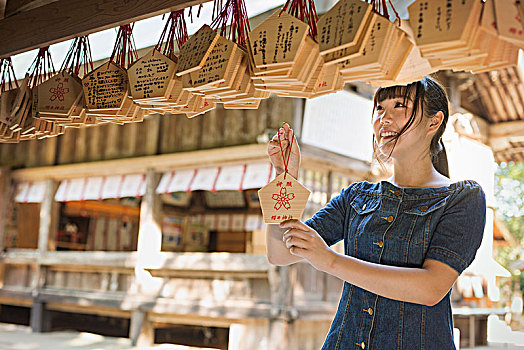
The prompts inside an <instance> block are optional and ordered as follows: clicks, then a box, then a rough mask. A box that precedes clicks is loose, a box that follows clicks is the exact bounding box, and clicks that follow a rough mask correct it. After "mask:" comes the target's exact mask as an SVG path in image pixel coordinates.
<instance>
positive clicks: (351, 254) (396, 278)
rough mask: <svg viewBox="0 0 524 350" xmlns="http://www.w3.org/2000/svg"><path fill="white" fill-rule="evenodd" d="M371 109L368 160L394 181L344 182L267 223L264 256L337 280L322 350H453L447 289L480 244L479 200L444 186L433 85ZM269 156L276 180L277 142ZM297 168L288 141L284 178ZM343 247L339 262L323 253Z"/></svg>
mask: <svg viewBox="0 0 524 350" xmlns="http://www.w3.org/2000/svg"><path fill="white" fill-rule="evenodd" d="M374 106H375V108H374V112H373V132H374V140H373V143H374V149H375V155H376V156H377V157H381V158H386V159H389V158H390V159H391V160H392V161H393V175H392V177H391V178H389V179H388V180H387V181H381V182H379V183H370V182H366V181H363V182H358V183H353V184H351V185H350V186H349V187H348V188H346V189H344V190H342V192H341V193H340V195H339V196H337V197H335V198H333V199H332V200H331V202H330V203H328V204H327V205H326V207H325V208H323V209H322V210H320V211H319V212H318V213H317V214H315V216H314V217H313V218H311V219H309V220H307V221H306V222H305V223H303V222H300V221H298V220H288V221H285V222H283V223H281V224H280V225H278V224H270V225H268V229H267V257H268V259H269V262H270V263H272V264H275V265H289V264H292V263H295V262H297V261H300V260H303V259H305V260H307V261H308V262H309V263H310V264H311V265H313V266H314V267H315V268H316V269H318V270H320V271H324V272H326V273H329V274H331V275H333V276H336V277H338V278H340V279H342V280H344V281H345V283H344V288H343V292H342V296H341V300H340V303H339V307H338V310H337V313H336V315H335V319H334V320H333V323H332V325H331V329H330V330H329V333H328V335H327V337H326V340H325V343H324V347H323V349H344V350H346V349H357V348H359V349H388V350H389V349H409V350H412V349H439V350H440V349H454V348H455V346H454V343H453V320H452V313H451V305H450V290H451V287H452V286H453V283H454V282H455V280H456V279H457V277H458V276H459V274H460V273H462V271H463V270H464V269H465V268H466V267H467V266H468V265H469V264H470V263H471V261H472V260H473V258H474V257H475V254H476V251H477V249H478V247H479V246H480V243H481V240H482V235H483V231H484V224H485V211H486V202H485V196H484V192H483V191H482V189H481V187H480V186H479V185H478V184H477V183H476V182H474V181H469V180H468V181H459V182H454V183H452V182H451V181H450V179H449V174H448V169H447V158H446V151H445V149H444V146H443V143H442V141H441V136H442V134H443V132H444V129H445V127H446V122H447V119H448V99H447V95H446V92H445V90H444V88H443V87H442V86H441V85H440V84H439V83H437V82H436V81H435V80H433V79H432V78H430V77H425V78H424V79H423V80H421V81H418V82H414V83H412V84H409V85H408V86H395V87H388V88H380V89H378V90H377V92H376V94H375V98H374ZM341 132H344V131H341ZM279 134H280V137H281V140H282V139H284V141H283V142H282V148H283V150H284V154H287V148H288V147H289V143H290V142H289V140H293V138H292V130H291V128H290V127H289V125H287V124H284V126H283V127H282V128H280V130H279ZM268 154H269V157H270V160H271V162H272V163H273V165H274V166H275V169H276V170H277V174H279V173H281V172H283V171H284V166H283V162H282V155H281V152H280V147H279V143H278V136H277V135H276V136H275V137H273V139H272V140H271V141H270V142H269V144H268ZM472 156H473V155H472ZM299 167H300V150H299V147H298V144H297V143H296V141H293V145H292V147H291V155H290V158H289V164H288V171H289V173H290V174H291V175H293V176H294V177H295V178H296V177H297V175H298V171H299ZM341 240H344V247H345V253H344V254H339V253H336V252H335V251H333V250H332V249H330V246H331V245H333V244H335V243H337V242H338V241H341Z"/></svg>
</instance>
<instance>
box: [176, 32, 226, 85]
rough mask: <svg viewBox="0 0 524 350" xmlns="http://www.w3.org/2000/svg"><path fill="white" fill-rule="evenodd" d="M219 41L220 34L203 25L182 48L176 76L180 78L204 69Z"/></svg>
mask: <svg viewBox="0 0 524 350" xmlns="http://www.w3.org/2000/svg"><path fill="white" fill-rule="evenodd" d="M217 40H218V33H217V32H215V31H214V30H213V29H211V27H210V26H208V25H207V24H205V25H203V26H202V27H201V28H200V29H199V30H198V31H197V32H196V33H195V34H193V35H191V36H190V37H189V39H188V40H187V41H186V42H185V43H184V45H182V47H181V48H180V56H179V60H178V66H177V70H176V74H177V75H179V76H180V75H183V74H187V73H189V72H192V71H195V70H197V69H199V68H202V66H203V65H204V62H205V61H206V59H207V57H208V56H209V54H210V53H211V50H212V49H213V47H214V46H215V43H216V42H217Z"/></svg>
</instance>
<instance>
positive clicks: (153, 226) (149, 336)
mask: <svg viewBox="0 0 524 350" xmlns="http://www.w3.org/2000/svg"><path fill="white" fill-rule="evenodd" d="M159 180H160V174H157V173H156V172H155V171H154V170H153V169H148V170H147V172H146V191H145V194H144V197H143V198H142V204H141V206H140V225H139V229H138V244H137V261H136V266H135V280H134V284H135V285H134V287H133V288H132V289H133V290H134V291H136V292H137V293H140V294H149V295H151V294H153V295H154V294H156V293H158V290H156V289H157V288H156V285H157V284H158V287H160V284H159V283H157V282H158V281H159V280H158V279H155V278H154V277H152V276H151V275H150V274H149V272H148V271H146V270H145V268H146V267H147V265H149V264H151V263H152V262H154V261H155V260H157V259H158V255H159V254H160V250H161V248H162V219H161V218H162V202H161V200H160V196H159V195H158V194H157V193H156V187H157V186H158V182H159ZM129 337H130V338H131V341H132V342H133V345H140V346H142V345H151V344H153V342H154V328H153V324H152V322H151V321H149V320H148V317H147V314H146V313H145V312H144V311H142V310H133V313H132V315H131V327H129Z"/></svg>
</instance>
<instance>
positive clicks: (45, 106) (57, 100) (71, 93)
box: [33, 71, 83, 118]
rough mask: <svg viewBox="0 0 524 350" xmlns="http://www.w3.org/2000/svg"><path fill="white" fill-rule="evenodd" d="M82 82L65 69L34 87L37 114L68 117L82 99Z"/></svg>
mask: <svg viewBox="0 0 524 350" xmlns="http://www.w3.org/2000/svg"><path fill="white" fill-rule="evenodd" d="M82 94H83V91H82V82H81V81H80V79H79V78H78V77H75V76H72V75H70V74H69V73H67V72H65V71H63V72H60V73H58V74H56V75H55V76H53V77H52V78H51V79H48V80H46V81H44V82H43V83H42V84H40V85H38V86H36V88H34V89H33V99H34V101H35V102H34V105H36V110H34V111H33V112H35V114H34V115H35V116H39V115H40V114H41V115H42V117H44V116H50V117H53V118H59V117H63V118H68V117H69V115H70V114H71V113H72V112H73V110H74V108H75V106H76V105H77V104H78V102H79V101H80V99H81V95H82Z"/></svg>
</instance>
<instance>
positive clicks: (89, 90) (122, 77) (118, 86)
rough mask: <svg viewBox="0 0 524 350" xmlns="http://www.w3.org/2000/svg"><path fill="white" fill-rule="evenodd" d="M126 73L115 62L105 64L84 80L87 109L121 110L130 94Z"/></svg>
mask: <svg viewBox="0 0 524 350" xmlns="http://www.w3.org/2000/svg"><path fill="white" fill-rule="evenodd" d="M128 85H129V82H128V79H127V73H126V71H125V70H124V69H123V68H121V67H119V66H118V65H116V64H115V63H113V62H109V63H104V64H102V65H101V66H100V67H98V68H97V69H95V70H93V71H92V72H91V73H89V74H88V75H86V76H85V77H84V78H83V79H82V86H83V88H84V95H85V98H86V104H87V108H89V109H90V110H91V109H94V110H108V109H120V107H121V105H122V103H123V101H124V99H125V97H126V96H127V93H128Z"/></svg>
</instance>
